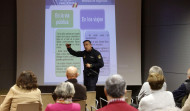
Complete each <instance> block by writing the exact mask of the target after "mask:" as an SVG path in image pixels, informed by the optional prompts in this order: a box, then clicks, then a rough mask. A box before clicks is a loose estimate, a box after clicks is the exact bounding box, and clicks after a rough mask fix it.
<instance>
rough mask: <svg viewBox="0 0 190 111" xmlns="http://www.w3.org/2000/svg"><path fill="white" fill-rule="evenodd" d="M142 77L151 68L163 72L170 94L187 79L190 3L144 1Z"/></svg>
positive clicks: (179, 1) (189, 59)
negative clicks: (155, 66) (161, 69)
mask: <svg viewBox="0 0 190 111" xmlns="http://www.w3.org/2000/svg"><path fill="white" fill-rule="evenodd" d="M142 3H143V4H142V7H143V10H142V15H143V16H142V73H143V80H144V81H146V79H147V73H148V70H149V68H150V67H151V66H153V65H158V66H160V67H162V68H163V71H164V74H165V77H166V82H167V85H168V90H170V91H173V90H174V89H176V88H177V87H178V86H179V85H180V84H181V83H182V82H183V81H184V80H185V79H186V71H187V69H188V68H189V67H190V51H189V49H190V44H189V43H190V37H189V36H190V7H189V6H190V1H189V0H164V1H163V0H143V2H142Z"/></svg>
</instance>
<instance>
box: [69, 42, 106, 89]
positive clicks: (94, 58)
mask: <svg viewBox="0 0 190 111" xmlns="http://www.w3.org/2000/svg"><path fill="white" fill-rule="evenodd" d="M83 45H84V48H85V50H84V51H74V50H73V49H72V48H71V44H66V47H67V50H68V52H69V53H70V54H71V55H73V56H77V57H83V64H84V70H83V76H84V85H85V86H86V88H87V91H95V90H96V83H97V81H98V75H99V72H100V68H102V67H103V66H104V62H103V59H102V56H101V54H100V52H99V51H97V50H95V49H94V48H93V47H92V44H91V42H90V41H89V40H85V41H84V42H83Z"/></svg>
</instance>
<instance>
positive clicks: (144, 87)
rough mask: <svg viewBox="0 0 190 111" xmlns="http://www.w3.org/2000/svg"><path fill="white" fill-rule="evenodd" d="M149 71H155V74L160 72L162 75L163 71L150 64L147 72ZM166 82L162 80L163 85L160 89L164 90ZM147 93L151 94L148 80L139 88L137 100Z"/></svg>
mask: <svg viewBox="0 0 190 111" xmlns="http://www.w3.org/2000/svg"><path fill="white" fill-rule="evenodd" d="M151 73H157V74H160V75H163V71H162V69H161V68H160V67H158V66H152V67H151V68H150V69H149V74H151ZM166 87H167V86H166V82H164V84H163V87H162V89H161V90H164V91H166ZM149 94H151V89H150V85H149V83H148V82H145V83H144V84H143V85H142V87H141V90H140V92H139V94H138V101H140V100H141V99H142V98H143V97H144V96H148V95H149Z"/></svg>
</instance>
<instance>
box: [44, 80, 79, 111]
mask: <svg viewBox="0 0 190 111" xmlns="http://www.w3.org/2000/svg"><path fill="white" fill-rule="evenodd" d="M54 92H55V94H56V95H57V100H56V103H55V104H48V105H47V107H46V109H45V111H80V110H81V109H80V104H78V103H72V97H73V96H74V94H75V89H74V86H73V84H72V83H70V82H62V83H61V84H59V85H58V86H57V87H56V89H55V91H54Z"/></svg>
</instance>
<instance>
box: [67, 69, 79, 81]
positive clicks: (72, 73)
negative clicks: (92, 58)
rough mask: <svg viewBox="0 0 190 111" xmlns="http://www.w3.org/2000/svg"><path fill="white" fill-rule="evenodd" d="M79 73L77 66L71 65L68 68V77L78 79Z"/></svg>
mask: <svg viewBox="0 0 190 111" xmlns="http://www.w3.org/2000/svg"><path fill="white" fill-rule="evenodd" d="M78 75H79V73H78V70H77V68H76V67H74V66H70V67H68V68H67V71H66V76H67V78H68V79H76V78H77V77H78Z"/></svg>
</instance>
